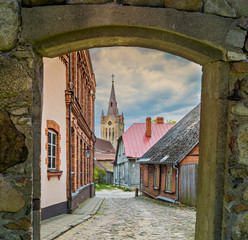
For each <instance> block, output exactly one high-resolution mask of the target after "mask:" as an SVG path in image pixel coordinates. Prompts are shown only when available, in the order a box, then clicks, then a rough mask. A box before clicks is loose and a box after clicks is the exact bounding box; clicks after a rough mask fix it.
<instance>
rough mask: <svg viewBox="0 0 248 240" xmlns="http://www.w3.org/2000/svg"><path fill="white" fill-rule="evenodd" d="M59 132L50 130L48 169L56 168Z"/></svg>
mask: <svg viewBox="0 0 248 240" xmlns="http://www.w3.org/2000/svg"><path fill="white" fill-rule="evenodd" d="M56 152H57V134H56V132H54V131H52V130H51V129H49V130H48V169H56Z"/></svg>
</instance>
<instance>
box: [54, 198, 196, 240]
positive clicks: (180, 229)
mask: <svg viewBox="0 0 248 240" xmlns="http://www.w3.org/2000/svg"><path fill="white" fill-rule="evenodd" d="M194 229H195V210H193V209H192V208H188V207H182V206H178V205H172V204H168V203H165V202H158V201H156V200H152V199H149V198H146V197H143V196H141V197H138V198H134V197H131V198H130V197H129V198H112V197H111V198H106V199H105V200H104V202H103V204H102V207H101V209H100V210H99V212H98V214H96V215H95V216H94V217H93V218H91V219H90V220H88V221H86V222H84V223H82V224H80V225H78V226H77V227H75V228H73V229H71V230H70V231H68V232H66V233H65V234H63V235H61V236H60V237H59V238H57V239H59V240H62V239H63V240H65V239H70V240H76V239H87V240H96V239H99V240H108V239H114V240H117V239H118V240H122V239H167V240H170V239H185V240H186V239H187V240H189V239H194V231H195V230H194Z"/></svg>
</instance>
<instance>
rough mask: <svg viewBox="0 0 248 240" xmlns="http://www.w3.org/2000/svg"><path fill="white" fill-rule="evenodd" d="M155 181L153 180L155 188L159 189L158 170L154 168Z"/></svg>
mask: <svg viewBox="0 0 248 240" xmlns="http://www.w3.org/2000/svg"><path fill="white" fill-rule="evenodd" d="M153 177H154V179H153V187H154V188H158V168H157V167H156V166H155V167H154V176H153Z"/></svg>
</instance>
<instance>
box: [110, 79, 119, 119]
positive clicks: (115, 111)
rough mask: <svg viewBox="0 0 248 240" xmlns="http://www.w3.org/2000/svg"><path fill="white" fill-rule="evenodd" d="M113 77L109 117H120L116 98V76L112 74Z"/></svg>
mask: <svg viewBox="0 0 248 240" xmlns="http://www.w3.org/2000/svg"><path fill="white" fill-rule="evenodd" d="M111 77H112V88H111V93H110V98H109V106H108V115H113V116H117V115H119V111H118V108H117V101H116V97H115V87H114V77H115V75H114V74H112V75H111Z"/></svg>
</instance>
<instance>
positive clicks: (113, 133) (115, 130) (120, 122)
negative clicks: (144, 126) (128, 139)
mask: <svg viewBox="0 0 248 240" xmlns="http://www.w3.org/2000/svg"><path fill="white" fill-rule="evenodd" d="M113 77H114V75H112V78H113ZM123 132H124V115H123V113H122V114H121V115H119V110H118V107H117V100H116V96H115V88H114V80H113V79H112V88H111V93H110V98H109V105H108V113H107V115H106V116H105V115H104V112H103V111H102V115H101V138H102V139H104V140H107V141H110V142H111V143H112V145H113V146H114V147H115V148H116V146H117V140H118V138H119V137H120V136H121V135H122V133H123Z"/></svg>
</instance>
